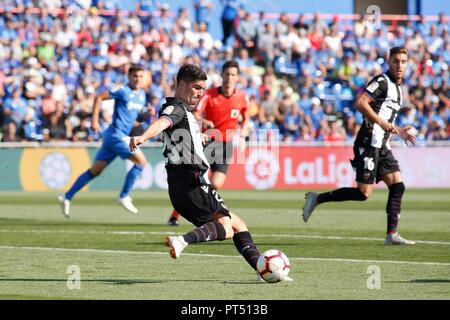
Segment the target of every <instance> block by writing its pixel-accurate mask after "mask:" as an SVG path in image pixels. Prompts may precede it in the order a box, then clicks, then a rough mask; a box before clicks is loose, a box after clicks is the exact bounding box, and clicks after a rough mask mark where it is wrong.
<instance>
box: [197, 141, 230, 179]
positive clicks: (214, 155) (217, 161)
mask: <svg viewBox="0 0 450 320" xmlns="http://www.w3.org/2000/svg"><path fill="white" fill-rule="evenodd" d="M203 152H204V154H205V156H206V159H207V160H208V162H209V165H210V167H211V171H212V172H217V171H218V172H222V173H224V174H227V172H228V165H229V163H230V160H231V158H232V157H233V142H231V141H211V142H210V143H208V144H207V145H206V146H205V148H204V150H203Z"/></svg>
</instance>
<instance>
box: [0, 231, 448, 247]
mask: <svg viewBox="0 0 450 320" xmlns="http://www.w3.org/2000/svg"><path fill="white" fill-rule="evenodd" d="M0 232H4V233H8V232H15V233H71V234H112V235H174V234H177V232H171V231H108V230H104V231H101V230H65V229H55V230H40V229H23V230H21V229H0ZM253 236H254V237H271V238H292V239H294V238H301V239H323V240H361V241H384V239H382V238H369V237H342V236H322V235H314V234H257V233H256V234H253ZM416 243H419V244H420V243H423V244H439V245H450V242H446V241H427V240H416Z"/></svg>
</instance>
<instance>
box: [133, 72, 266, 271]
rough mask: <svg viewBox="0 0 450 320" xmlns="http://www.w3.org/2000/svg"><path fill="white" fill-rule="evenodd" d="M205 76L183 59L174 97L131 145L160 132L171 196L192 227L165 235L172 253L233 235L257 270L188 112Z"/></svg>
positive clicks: (253, 252) (245, 230)
mask: <svg viewBox="0 0 450 320" xmlns="http://www.w3.org/2000/svg"><path fill="white" fill-rule="evenodd" d="M206 80H207V76H206V74H205V72H204V71H203V70H202V69H200V68H199V67H197V66H195V65H192V64H186V65H183V66H182V67H181V68H180V70H179V71H178V74H177V88H176V91H175V97H167V98H166V102H165V103H164V104H163V105H162V106H161V109H160V111H159V119H158V120H157V121H155V122H154V123H153V124H152V125H150V127H148V128H147V130H146V131H145V132H144V133H143V134H142V135H140V136H137V137H131V140H130V150H131V151H134V150H136V148H137V146H138V145H140V144H141V143H143V142H144V141H146V140H147V139H150V138H152V137H154V136H156V135H158V134H160V133H161V132H163V140H164V152H163V155H164V157H166V158H167V163H166V169H167V183H168V186H169V197H170V201H171V203H172V205H173V207H174V208H175V209H176V210H177V211H178V212H179V213H180V215H181V216H183V217H184V218H185V219H187V220H188V221H190V222H191V223H192V224H194V225H195V226H196V227H197V228H196V229H194V230H192V231H191V232H188V233H186V234H184V235H182V236H170V237H167V238H166V245H167V246H169V247H170V256H171V257H172V258H174V259H177V258H179V257H180V255H181V253H182V252H183V250H184V249H185V248H186V247H187V246H188V245H189V244H192V243H198V242H206V241H215V240H219V241H222V240H225V239H231V238H232V239H233V241H234V245H235V246H236V249H237V250H238V252H239V253H240V254H241V255H242V256H243V257H244V258H245V260H246V261H247V262H248V264H250V266H251V267H252V268H253V269H254V270H256V263H257V261H258V257H259V252H258V249H257V247H256V245H255V243H254V242H253V239H252V236H251V234H250V232H249V231H248V228H247V225H246V224H245V222H244V220H242V219H241V218H240V217H239V216H238V215H236V214H235V213H233V212H231V211H229V210H228V208H227V206H226V204H225V202H224V200H223V199H222V198H221V197H220V195H219V194H218V193H217V192H216V190H214V188H213V187H212V186H211V184H210V183H209V180H208V174H207V173H208V170H209V163H208V160H207V159H206V157H205V154H204V152H203V141H202V134H201V131H200V128H199V126H198V123H197V120H196V119H195V117H194V115H193V114H192V111H193V109H194V106H195V104H196V103H197V101H198V99H199V98H200V97H201V96H202V95H203V92H204V91H205V85H206Z"/></svg>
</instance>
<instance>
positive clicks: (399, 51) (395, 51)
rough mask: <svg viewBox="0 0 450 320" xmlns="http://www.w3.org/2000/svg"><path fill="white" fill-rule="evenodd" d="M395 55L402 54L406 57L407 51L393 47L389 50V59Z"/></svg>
mask: <svg viewBox="0 0 450 320" xmlns="http://www.w3.org/2000/svg"><path fill="white" fill-rule="evenodd" d="M397 53H404V54H406V55H408V49H406V48H405V47H393V48H391V49H390V50H389V59H390V58H391V57H392V56H393V55H394V54H397Z"/></svg>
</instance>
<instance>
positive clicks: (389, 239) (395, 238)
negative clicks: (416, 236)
mask: <svg viewBox="0 0 450 320" xmlns="http://www.w3.org/2000/svg"><path fill="white" fill-rule="evenodd" d="M384 244H385V245H396V244H409V245H414V244H416V242H415V241H414V240H406V239H404V238H402V237H401V236H400V235H399V234H398V232H396V233H393V234H387V235H386V240H384Z"/></svg>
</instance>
